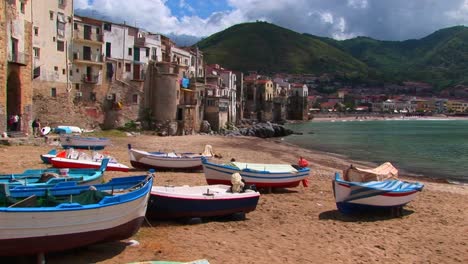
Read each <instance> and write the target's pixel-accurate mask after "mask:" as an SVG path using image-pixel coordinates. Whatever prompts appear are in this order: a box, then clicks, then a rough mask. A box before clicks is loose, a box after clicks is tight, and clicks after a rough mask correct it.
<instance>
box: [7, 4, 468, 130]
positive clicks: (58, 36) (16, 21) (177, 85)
mask: <svg viewBox="0 0 468 264" xmlns="http://www.w3.org/2000/svg"><path fill="white" fill-rule="evenodd" d="M72 4H73V1H70V0H47V1H42V0H41V1H39V0H30V1H20V0H5V5H1V6H0V25H1V27H0V69H1V71H0V83H1V85H3V86H4V87H6V89H4V91H5V92H3V93H0V116H1V117H2V120H4V121H3V122H0V130H1V131H9V132H14V131H17V132H23V133H28V134H30V133H31V123H32V121H33V120H34V119H35V118H40V119H41V121H42V123H43V124H47V125H50V126H53V125H61V124H68V125H77V126H81V127H87V128H88V127H89V128H98V127H100V128H102V129H111V128H118V127H124V126H129V124H137V123H138V124H139V125H141V126H142V127H144V128H147V129H158V128H161V127H167V126H169V127H173V129H172V131H173V133H172V134H179V135H181V134H187V133H196V132H199V131H200V130H201V129H202V127H203V124H204V123H206V122H207V123H208V124H209V129H211V130H214V131H218V130H220V129H223V128H226V127H231V126H237V125H239V124H241V123H242V122H243V121H244V120H251V121H258V122H266V121H270V122H284V121H285V120H308V119H311V118H313V116H314V115H317V114H328V113H353V114H356V113H388V114H400V115H434V114H464V113H467V111H468V101H465V100H463V99H460V98H466V97H467V96H466V95H467V94H468V90H467V89H464V90H463V89H458V90H457V91H456V92H454V93H453V94H451V93H448V94H442V95H439V96H437V97H434V95H433V93H432V89H431V88H432V87H431V86H430V85H428V84H426V83H419V82H411V81H408V82H403V83H401V84H391V85H388V84H385V85H379V86H375V87H371V86H369V85H367V86H364V85H352V86H351V85H348V84H346V83H342V82H340V81H339V80H338V79H337V78H335V77H334V75H333V73H330V74H321V75H318V76H317V75H313V74H289V73H281V74H280V73H278V74H274V75H270V76H265V75H261V74H258V73H257V72H255V71H251V72H247V73H241V72H236V71H234V70H230V69H226V68H224V67H223V65H218V64H206V63H205V61H204V57H203V52H202V51H200V50H199V49H198V48H197V47H178V46H177V45H176V44H175V43H174V41H172V40H171V39H169V38H168V37H166V36H164V35H162V34H158V33H152V32H148V31H145V30H143V29H141V28H137V27H133V26H130V25H127V24H125V23H122V24H119V23H112V22H109V21H103V20H97V19H94V18H90V17H82V16H77V15H75V14H74V11H73V10H74V9H73V6H72ZM253 70H255V69H253ZM11 116H18V117H19V125H18V126H15V127H13V126H11V124H10V123H9V120H10V119H11ZM205 126H206V124H205Z"/></svg>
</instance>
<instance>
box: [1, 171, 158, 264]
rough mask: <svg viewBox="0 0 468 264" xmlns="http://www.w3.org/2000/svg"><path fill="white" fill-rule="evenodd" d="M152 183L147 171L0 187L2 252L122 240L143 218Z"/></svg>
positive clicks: (22, 252)
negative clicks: (93, 180)
mask: <svg viewBox="0 0 468 264" xmlns="http://www.w3.org/2000/svg"><path fill="white" fill-rule="evenodd" d="M152 185H153V176H152V174H151V175H148V176H147V175H141V176H130V177H121V178H113V179H112V180H111V181H110V182H108V183H105V184H97V185H93V186H83V185H76V183H75V184H73V183H68V184H67V185H66V186H64V185H56V186H54V187H51V188H44V187H25V186H17V187H14V188H11V189H8V188H2V189H0V223H1V226H2V227H1V231H0V256H18V255H29V254H43V253H47V252H53V251H62V250H67V249H72V248H77V247H82V246H85V245H90V244H95V243H100V242H106V241H114V240H121V239H126V238H128V237H130V236H132V235H133V234H135V233H136V232H137V231H138V229H139V228H140V226H141V224H142V222H143V220H144V217H145V213H146V206H147V204H148V196H149V192H150V190H151V186H152ZM4 187H5V186H4Z"/></svg>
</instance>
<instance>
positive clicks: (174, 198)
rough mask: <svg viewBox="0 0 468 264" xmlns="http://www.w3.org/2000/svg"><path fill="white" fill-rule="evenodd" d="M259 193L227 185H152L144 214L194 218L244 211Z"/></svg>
mask: <svg viewBox="0 0 468 264" xmlns="http://www.w3.org/2000/svg"><path fill="white" fill-rule="evenodd" d="M259 197H260V193H259V192H257V191H254V190H250V189H248V190H245V191H243V192H232V191H231V186H229V185H206V186H175V187H174V186H153V187H152V189H151V194H150V200H149V203H148V209H147V213H146V215H147V216H148V217H150V218H157V219H171V218H196V217H214V216H225V215H233V214H236V213H244V214H245V213H248V212H251V211H253V210H255V208H256V207H257V203H258V199H259Z"/></svg>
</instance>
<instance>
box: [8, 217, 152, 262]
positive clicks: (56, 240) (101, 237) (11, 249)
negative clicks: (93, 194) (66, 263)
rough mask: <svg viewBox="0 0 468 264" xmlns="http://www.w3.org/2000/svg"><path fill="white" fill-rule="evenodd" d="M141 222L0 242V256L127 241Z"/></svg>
mask: <svg viewBox="0 0 468 264" xmlns="http://www.w3.org/2000/svg"><path fill="white" fill-rule="evenodd" d="M143 220H144V217H139V218H136V219H133V220H131V221H129V222H127V223H124V224H122V225H119V226H115V227H111V228H108V229H103V230H94V231H87V232H80V233H74V234H63V235H52V236H41V237H28V238H13V239H4V240H0V245H1V249H0V256H19V255H30V254H39V253H44V252H54V251H63V250H67V249H72V248H78V247H82V246H86V245H92V244H96V243H102V242H108V241H116V240H122V239H127V238H129V237H131V236H132V235H134V234H135V233H136V232H137V231H138V229H139V228H140V226H141V224H142V223H143Z"/></svg>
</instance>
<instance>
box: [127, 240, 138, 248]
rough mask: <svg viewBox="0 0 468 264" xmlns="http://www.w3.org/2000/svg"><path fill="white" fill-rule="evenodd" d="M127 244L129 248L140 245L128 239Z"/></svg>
mask: <svg viewBox="0 0 468 264" xmlns="http://www.w3.org/2000/svg"><path fill="white" fill-rule="evenodd" d="M127 244H128V245H129V246H131V247H136V246H139V245H140V242H138V241H136V240H135V239H130V240H129V241H128V243H127Z"/></svg>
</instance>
